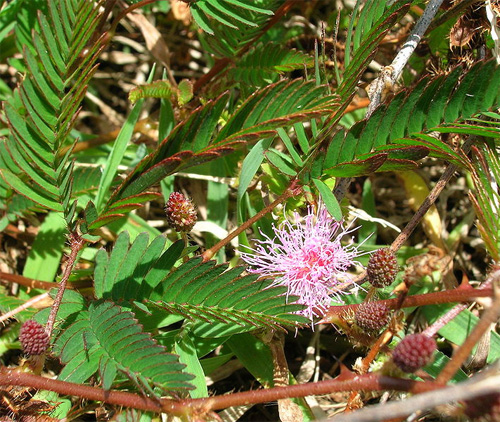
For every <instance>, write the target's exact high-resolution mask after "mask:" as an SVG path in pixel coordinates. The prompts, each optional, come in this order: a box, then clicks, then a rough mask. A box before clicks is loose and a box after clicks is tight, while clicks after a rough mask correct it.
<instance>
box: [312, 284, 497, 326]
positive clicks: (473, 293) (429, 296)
mask: <svg viewBox="0 0 500 422" xmlns="http://www.w3.org/2000/svg"><path fill="white" fill-rule="evenodd" d="M492 294H493V289H491V288H485V289H482V288H481V289H472V288H470V289H469V288H463V287H457V288H456V289H453V290H444V291H441V292H432V293H425V294H421V295H413V296H407V297H406V298H405V300H404V301H403V303H401V306H400V299H399V298H394V299H385V300H379V301H377V302H380V303H383V304H385V305H386V306H387V307H388V308H389V309H397V308H398V307H401V308H411V307H414V306H424V305H437V304H440V303H452V302H464V301H469V300H473V299H474V298H477V297H490V296H491V295H492ZM358 306H359V304H352V305H342V306H331V307H330V309H329V310H328V312H327V313H326V315H325V317H324V318H323V319H322V320H321V321H320V322H319V324H329V323H331V322H332V321H333V320H334V319H335V316H336V315H339V314H342V313H345V312H349V311H355V310H356V308H357V307H358Z"/></svg>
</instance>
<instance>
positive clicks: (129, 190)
mask: <svg viewBox="0 0 500 422" xmlns="http://www.w3.org/2000/svg"><path fill="white" fill-rule="evenodd" d="M326 94H327V91H326V87H325V86H318V87H317V86H316V85H315V83H314V82H308V81H303V80H300V79H297V80H293V81H290V82H289V81H281V82H278V83H276V84H273V85H269V86H267V87H265V88H263V89H261V90H258V91H257V92H255V93H254V94H253V95H252V96H250V98H248V99H247V100H246V101H244V102H243V104H242V105H241V106H240V107H239V108H238V109H237V110H236V111H235V112H234V113H233V114H232V116H231V118H230V119H229V120H228V122H227V123H226V125H225V126H224V127H223V128H222V129H221V130H220V131H219V132H218V133H217V132H216V128H217V124H218V122H219V118H220V116H221V114H222V112H223V111H224V109H225V107H226V104H227V101H228V100H229V95H228V94H223V95H221V96H220V97H219V98H217V99H216V100H214V101H209V102H207V103H206V104H205V105H204V106H202V107H199V108H198V109H196V110H195V111H193V113H192V114H191V115H190V116H189V117H188V118H187V119H186V120H185V121H184V122H183V123H180V124H179V125H177V126H176V127H175V128H174V129H173V130H172V131H171V132H170V134H169V136H168V137H167V138H165V139H164V140H163V142H162V143H161V144H160V145H159V146H158V148H157V149H156V150H155V151H154V152H152V153H151V154H149V155H148V156H146V157H145V158H144V159H143V160H142V161H141V162H140V163H139V164H138V165H137V166H136V167H135V169H134V170H132V172H131V173H130V174H129V176H128V177H127V179H125V181H124V182H123V183H122V184H121V185H120V186H118V187H117V188H116V190H115V192H114V193H113V194H112V196H111V198H110V200H109V201H108V207H109V206H110V205H111V204H113V203H114V202H115V201H117V200H119V199H123V198H127V197H129V196H132V195H136V194H138V193H140V192H142V191H144V190H145V189H147V188H148V187H150V186H151V185H153V184H154V183H157V182H158V181H160V180H161V179H163V178H164V177H166V176H168V175H170V174H172V173H174V172H175V171H179V170H180V169H185V168H187V167H190V166H194V165H199V164H202V163H204V162H207V161H211V160H214V159H216V158H219V157H221V156H223V155H225V154H229V153H231V152H233V151H234V149H235V148H236V147H238V146H240V145H246V142H249V141H254V140H257V139H259V138H262V137H267V136H270V135H274V134H275V133H276V130H277V129H278V128H280V127H284V126H288V125H290V124H292V123H295V122H302V121H308V120H310V119H312V118H314V117H319V116H323V115H327V114H330V113H331V112H332V110H333V109H334V107H336V106H337V101H336V97H335V96H328V95H326ZM107 211H108V209H105V210H104V212H107Z"/></svg>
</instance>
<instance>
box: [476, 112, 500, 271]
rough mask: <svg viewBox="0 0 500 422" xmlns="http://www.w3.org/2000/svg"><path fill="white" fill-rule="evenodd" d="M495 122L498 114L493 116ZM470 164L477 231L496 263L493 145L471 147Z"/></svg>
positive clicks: (499, 251) (498, 175) (498, 169)
mask: <svg viewBox="0 0 500 422" xmlns="http://www.w3.org/2000/svg"><path fill="white" fill-rule="evenodd" d="M492 116H494V117H495V118H496V119H498V117H500V116H498V114H496V113H494V114H493V115H492ZM473 157H474V161H473V162H472V163H471V164H472V165H471V166H470V168H471V174H472V178H473V179H472V180H473V182H474V188H475V189H474V193H473V194H472V193H471V194H470V195H469V198H470V200H471V201H472V204H473V206H474V210H475V211H476V215H477V218H478V220H479V222H478V229H479V232H480V233H481V237H482V238H483V240H484V243H485V246H486V248H487V250H488V252H489V254H490V255H491V256H492V258H493V259H494V260H495V261H496V262H498V261H499V260H500V221H499V219H498V215H499V212H500V197H499V193H498V190H497V188H498V182H499V181H500V161H499V159H498V153H497V150H496V147H495V145H493V143H491V142H489V143H481V144H479V145H478V146H477V147H475V148H473Z"/></svg>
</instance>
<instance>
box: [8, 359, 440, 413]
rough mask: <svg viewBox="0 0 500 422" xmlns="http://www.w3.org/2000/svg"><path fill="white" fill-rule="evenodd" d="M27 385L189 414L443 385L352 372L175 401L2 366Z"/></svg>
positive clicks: (423, 389) (14, 382) (12, 381)
mask: <svg viewBox="0 0 500 422" xmlns="http://www.w3.org/2000/svg"><path fill="white" fill-rule="evenodd" d="M5 385H8V386H15V385H16V386H26V387H32V388H36V389H39V390H48V391H54V392H56V393H59V394H63V395H72V396H76V397H81V398H84V399H88V400H94V401H101V402H104V403H110V404H115V405H119V406H124V407H130V408H135V409H141V410H146V411H151V412H156V413H160V412H161V413H169V414H170V415H177V416H186V415H193V414H199V413H202V414H203V413H206V412H210V411H213V410H220V409H225V408H228V407H233V406H241V405H245V404H250V403H266V402H272V401H276V400H280V399H286V398H291V397H306V396H310V395H320V394H328V393H334V392H340V391H353V390H357V391H386V390H396V391H405V392H409V393H412V394H418V393H423V392H426V391H433V390H436V389H439V388H443V387H444V385H443V384H440V383H437V382H434V381H414V380H409V379H400V378H394V377H388V376H384V375H378V374H373V373H370V374H364V375H352V376H351V377H349V378H348V379H345V378H343V379H342V380H336V379H333V380H327V381H318V382H314V383H307V384H300V385H290V386H286V387H275V388H269V389H261V390H253V391H245V392H240V393H233V394H227V395H221V396H213V397H209V398H202V399H185V400H172V399H160V400H155V399H153V398H149V397H145V396H142V395H139V394H133V393H128V392H124V391H112V390H111V391H110V390H104V389H102V388H98V387H91V386H88V385H81V384H75V383H71V382H66V381H59V380H55V379H50V378H45V377H41V376H38V375H34V374H30V373H26V372H21V371H18V370H15V369H11V368H7V367H5V366H0V386H5Z"/></svg>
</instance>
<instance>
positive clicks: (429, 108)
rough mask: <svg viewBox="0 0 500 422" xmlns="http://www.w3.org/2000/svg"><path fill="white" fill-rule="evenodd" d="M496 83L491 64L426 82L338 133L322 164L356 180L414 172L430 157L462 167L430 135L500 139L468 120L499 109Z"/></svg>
mask: <svg viewBox="0 0 500 422" xmlns="http://www.w3.org/2000/svg"><path fill="white" fill-rule="evenodd" d="M498 78H500V69H499V68H498V67H497V66H496V65H495V62H494V61H488V62H479V63H477V64H476V65H475V66H474V67H473V68H472V69H470V70H469V71H468V72H466V73H464V71H463V69H462V68H460V67H457V68H455V69H454V70H453V71H452V72H451V73H450V74H449V75H441V76H438V77H436V78H433V79H431V78H424V79H422V80H421V81H420V82H419V83H418V84H417V85H416V86H415V87H414V88H413V89H410V90H407V91H402V92H400V93H399V94H397V95H396V96H395V97H394V98H393V99H392V100H391V101H390V102H388V103H385V104H382V105H381V106H380V107H378V108H377V110H376V111H375V112H374V113H373V114H372V115H371V116H370V118H369V119H366V120H361V121H359V122H358V123H356V124H355V125H354V126H353V127H352V128H351V129H349V130H348V131H340V132H337V134H336V135H335V136H334V137H333V139H332V141H331V143H330V145H329V147H328V150H327V152H326V154H325V157H324V161H322V166H323V168H324V170H323V171H324V172H325V173H326V174H329V175H332V176H343V177H345V176H350V177H353V176H357V175H362V174H368V173H372V172H374V171H389V170H401V169H411V168H412V167H415V166H416V160H419V159H420V158H422V157H424V156H425V155H427V154H429V155H430V156H434V157H438V158H443V159H445V160H447V161H448V162H451V163H454V164H457V165H461V166H463V165H464V159H463V157H461V156H460V155H459V154H457V153H456V152H455V151H453V149H452V148H450V147H449V146H448V145H447V144H446V143H445V142H443V141H441V140H439V139H437V138H435V137H431V136H430V135H429V134H430V133H431V132H442V133H447V132H454V133H457V132H458V133H463V134H469V135H475V134H478V133H480V134H481V135H482V136H491V137H497V136H498V135H499V133H500V132H499V131H498V129H497V128H496V127H495V126H492V125H491V123H489V122H486V121H481V120H476V121H473V120H470V118H471V117H473V116H480V115H481V114H482V113H486V112H488V111H489V110H490V109H492V108H496V107H498V105H499V103H500V102H499V99H500V89H499V88H498V86H499V85H498V84H496V83H494V84H493V85H491V84H490V81H496V80H498ZM477 81H482V82H477ZM492 87H496V88H492ZM459 110H460V111H459ZM319 160H323V157H320V158H319Z"/></svg>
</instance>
